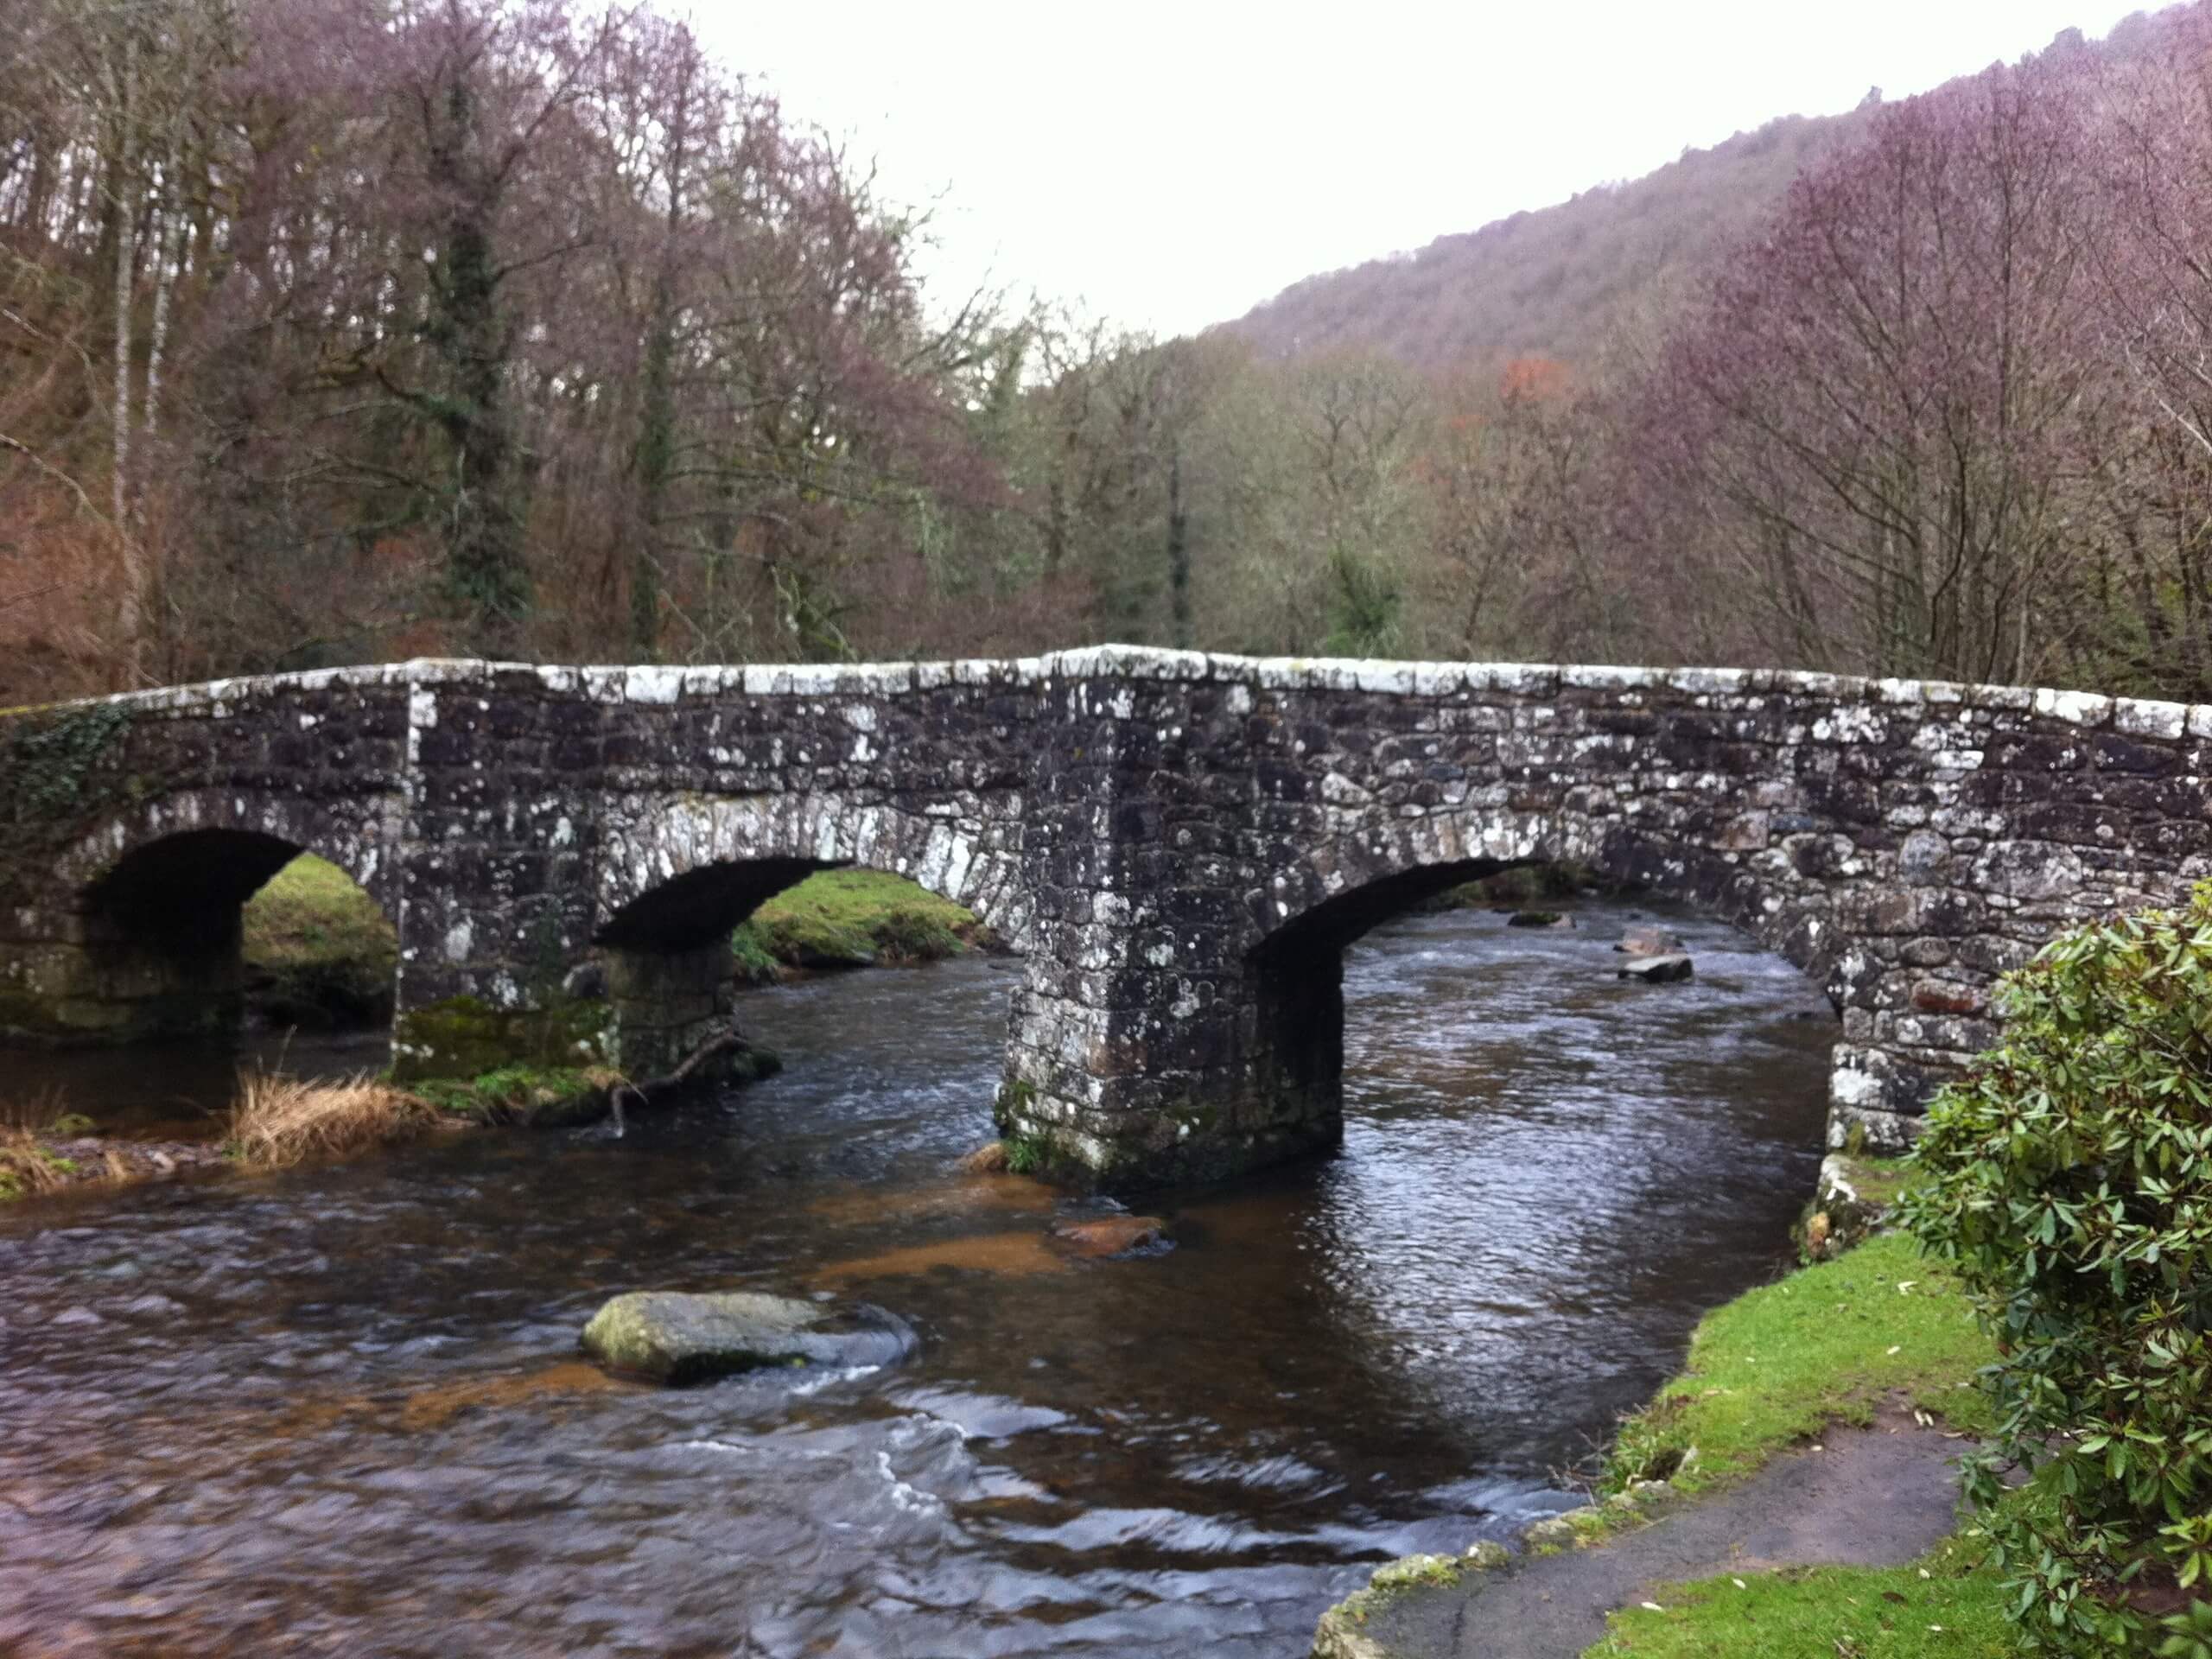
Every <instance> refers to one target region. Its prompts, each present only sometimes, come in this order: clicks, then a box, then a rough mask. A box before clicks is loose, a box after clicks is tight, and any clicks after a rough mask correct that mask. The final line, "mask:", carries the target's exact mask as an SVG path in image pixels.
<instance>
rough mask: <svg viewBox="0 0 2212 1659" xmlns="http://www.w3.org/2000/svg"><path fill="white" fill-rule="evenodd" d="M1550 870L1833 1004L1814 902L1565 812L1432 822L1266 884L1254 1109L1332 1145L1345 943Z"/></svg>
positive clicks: (1331, 854) (1337, 847)
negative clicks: (1716, 941) (1744, 939)
mask: <svg viewBox="0 0 2212 1659" xmlns="http://www.w3.org/2000/svg"><path fill="white" fill-rule="evenodd" d="M1547 865H1549V866H1557V865H1574V866H1580V867H1581V868H1586V869H1588V870H1590V871H1591V872H1592V874H1596V875H1598V876H1599V877H1601V878H1603V879H1605V880H1613V881H1618V882H1621V883H1624V884H1626V885H1630V886H1632V887H1636V888H1637V889H1639V890H1642V891H1644V892H1648V893H1651V894H1652V895H1653V896H1655V897H1658V898H1662V899H1670V900H1675V901H1679V902H1681V903H1683V904H1686V905H1688V906H1691V907H1692V908H1694V909H1695V910H1697V911H1699V912H1702V913H1705V914H1707V915H1711V916H1713V917H1714V918H1716V919H1719V920H1722V921H1726V922H1727V923H1729V924H1731V925H1733V926H1735V927H1737V928H1738V929H1740V930H1741V931H1744V932H1745V934H1747V935H1748V936H1749V937H1751V938H1752V939H1754V940H1756V941H1757V942H1758V944H1761V945H1762V946H1764V947H1765V948H1766V949H1769V950H1774V951H1775V952H1777V954H1778V955H1780V956H1782V957H1783V958H1784V959H1785V960H1787V961H1789V963H1791V964H1792V965H1793V966H1795V967H1796V968H1798V969H1801V970H1802V971H1803V972H1804V973H1805V974H1806V975H1807V976H1808V977H1809V978H1811V979H1812V980H1813V982H1815V985H1816V986H1818V987H1819V988H1820V989H1821V991H1822V993H1823V994H1824V995H1826V996H1827V999H1828V1001H1829V1005H1830V1007H1832V1008H1835V1009H1837V1010H1839V1011H1840V1007H1841V1006H1842V1002H1841V997H1840V993H1839V989H1838V987H1837V986H1836V984H1835V983H1834V982H1833V978H1832V974H1831V969H1833V967H1834V957H1835V953H1836V950H1837V948H1838V945H1839V944H1840V941H1839V939H1838V938H1837V937H1836V931H1835V929H1834V926H1833V925H1831V923H1830V919H1829V918H1828V917H1827V913H1826V911H1825V907H1824V906H1821V905H1820V904H1818V903H1817V902H1815V901H1808V900H1804V899H1800V900H1799V901H1797V902H1796V904H1795V905H1794V906H1793V905H1791V904H1789V903H1787V902H1785V901H1783V900H1782V899H1777V898H1776V897H1774V896H1772V895H1771V894H1770V893H1769V892H1768V890H1767V887H1766V884H1765V883H1764V882H1763V881H1761V880H1759V879H1758V876H1757V874H1756V873H1755V872H1752V871H1748V870H1746V869H1745V868H1743V867H1742V866H1740V865H1738V864H1732V863H1730V862H1728V861H1725V860H1721V859H1717V858H1713V857H1709V856H1707V855H1700V854H1697V853H1688V854H1686V853H1683V852H1681V851H1680V850H1676V849H1660V848H1655V847H1653V846H1650V845H1649V844H1648V843H1645V842H1641V841H1639V840H1638V839H1637V838H1636V837H1635V836H1631V835H1628V834H1624V833H1622V832H1619V831H1618V830H1615V831H1611V832H1607V833H1603V834H1601V833H1599V832H1598V831H1597V830H1596V829H1594V828H1593V827H1592V826H1591V825H1589V824H1588V823H1586V822H1584V821H1582V820H1580V819H1579V818H1577V817H1572V816H1567V815H1543V816H1536V815H1529V816H1525V817H1524V816H1521V815H1514V814H1480V815H1476V814H1438V815H1435V816H1433V817H1428V818H1425V819H1417V820H1409V821H1407V822H1406V823H1402V824H1401V825H1400V826H1398V827H1396V828H1395V829H1391V830H1386V831H1383V832H1379V833H1377V832H1368V833H1365V834H1363V835H1361V836H1357V837H1352V838H1345V839H1340V840H1337V841H1332V842H1327V843H1325V844H1323V845H1322V846H1320V847H1319V848H1317V849H1313V851H1312V852H1310V853H1307V854H1306V855H1303V856H1301V857H1300V858H1299V859H1297V860H1296V861H1294V863H1293V865H1292V866H1291V867H1290V868H1287V870H1286V871H1285V872H1284V873H1283V874H1281V875H1280V876H1279V877H1278V878H1277V879H1276V880H1275V881H1274V886H1273V887H1272V889H1271V891H1270V893H1269V894H1268V898H1267V900H1266V902H1265V904H1264V905H1263V906H1261V907H1259V908H1258V910H1257V911H1256V912H1255V914H1254V916H1253V923H1254V926H1253V934H1254V936H1255V937H1254V938H1252V940H1251V942H1250V943H1249V945H1248V947H1247V949H1246V950H1245V953H1244V957H1243V969H1244V985H1245V996H1246V999H1247V1001H1246V1007H1247V1010H1248V1014H1247V1025H1246V1036H1247V1041H1248V1044H1249V1046H1248V1049H1247V1055H1248V1067H1247V1074H1246V1075H1247V1077H1248V1078H1249V1090H1250V1093H1251V1096H1252V1098H1253V1099H1254V1101H1255V1106H1256V1108H1257V1114H1258V1115H1264V1116H1266V1117H1267V1118H1269V1119H1271V1120H1272V1121H1273V1122H1274V1124H1275V1125H1277V1126H1279V1128H1280V1130H1281V1132H1283V1133H1284V1134H1285V1135H1286V1138H1287V1139H1288V1140H1290V1141H1304V1142H1305V1143H1306V1144H1308V1145H1315V1146H1319V1145H1333V1144H1335V1142H1336V1141H1338V1140H1339V1139H1340V1138H1341V1136H1342V1134H1343V1121H1344V1118H1343V1114H1344V951H1345V950H1346V948H1347V947H1348V946H1350V945H1351V944H1352V943H1353V942H1354V941H1356V940H1357V939H1358V938H1360V937H1361V936H1363V934H1365V933H1367V932H1369V931H1371V930H1372V929H1374V928H1376V927H1377V926H1379V925H1382V924H1383V923H1384V922H1387V921H1390V920H1393V919H1395V918H1397V917H1400V916H1402V915H1405V914H1406V913H1408V912H1410V911H1412V910H1414V909H1415V908H1416V907H1417V906H1420V905H1421V904H1423V903H1425V902H1427V900H1429V899H1434V898H1436V897H1439V896H1440V895H1441V894H1443V893H1448V892H1450V891H1451V890H1452V888H1454V887H1460V886H1462V885H1464V884H1465V883H1467V882H1471V881H1477V880H1483V879H1484V878H1485V877H1488V876H1492V875H1497V874H1501V873H1503V872H1505V871H1508V870H1511V869H1516V868H1528V867H1532V866H1547ZM1841 1034H1842V1033H1841V1032H1840V1030H1839V1032H1838V1036H1839V1038H1840V1037H1841ZM1838 1052H1839V1056H1840V1049H1839V1051H1838Z"/></svg>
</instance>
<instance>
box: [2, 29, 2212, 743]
mask: <svg viewBox="0 0 2212 1659" xmlns="http://www.w3.org/2000/svg"><path fill="white" fill-rule="evenodd" d="M17 10H18V13H19V15H20V16H22V18H23V20H24V23H25V26H24V27H23V28H22V29H18V30H17V31H16V33H15V34H14V35H12V36H7V37H0V51H4V52H5V54H7V55H6V58H5V60H4V63H0V91H4V95H5V96H4V101H0V702H22V701H28V700H30V699H33V698H43V697H52V696H66V695H70V694H73V693H78V692H84V691H93V690H106V689H111V688H115V687H119V686H126V685H134V684H143V683H158V682H162V681H174V680H185V679H193V678H200V677H208V676H213V675H218V674H227V673H238V672H254V671H267V670H275V669H284V668H304V667H312V666H317V665H321V664H331V663H341V662H359V661H375V660H382V659H389V658H401V657H406V656H412V655H417V654H493V655H500V656H509V655H512V656H518V657H526V658H538V659H541V660H565V661H577V660H583V661H602V662H604V661H634V660H657V661H720V662H743V661H788V660H792V659H795V658H796V659H817V660H819V659H839V658H844V659H881V658H899V657H907V656H916V655H921V656H938V655H974V654H994V653H1008V654H1014V653H1020V652H1033V651H1039V650H1046V649H1050V648H1052V647H1055V646H1061V645H1077V644H1084V643H1090V642H1095V641H1099V640H1121V641H1127V642H1129V643H1134V644H1163V645H1184V646H1197V647H1203V648H1207V649H1217V650H1226V651H1248V652H1288V653H1313V652H1334V653H1344V654H1368V655H1403V656H1417V657H1434V658H1463V659H1464V658H1493V659H1509V660H1510V659H1518V660H1529V659H1550V660H1572V659H1580V660H1584V661H1604V662H1624V663H1625V662H1651V663H1669V662H1683V661H1692V662H1702V663H1708V664H1755V665H1756V664H1784V665H1789V666H1802V667H1811V668H1821V669H1829V670H1836V671H1854V672H1873V673H1880V674H1888V675H1902V676H1916V677H1940V678H1965V679H2002V680H2016V681H2024V682H2031V683H2044V684H2075V685H2083V686H2089V687H2094V688H2101V689H2107V690H2120V691H2127V692H2132V693H2139V694H2149V695H2154V696H2173V697H2185V698H2198V699H2212V377H2208V376H2207V374H2206V372H2205V371H2204V366H2203V365H2205V364H2206V363H2207V362H2208V361H2212V277H2208V276H2207V275H2206V273H2208V272H2212V205H2209V204H2212V3H2200V4H2197V5H2194V6H2189V7H2183V8H2180V9H2177V10H2173V11H2171V12H2167V13H2164V14H2161V15H2160V16H2158V17H2155V18H2149V19H2138V20H2135V21H2133V22H2131V23H2130V24H2129V25H2128V26H2126V28H2125V29H2122V30H2120V31H2119V32H2118V33H2117V34H2116V35H2114V37H2113V41H2109V42H2105V43H2099V44H2097V45H2094V46H2092V45H2089V44H2088V43H2084V42H2082V41H2080V40H2078V39H2075V38H2062V39H2061V40H2060V41H2056V42H2055V43H2054V44H2053V46H2052V47H2051V48H2050V49H2048V50H2046V51H2045V52H2044V53H2042V54H2038V55H2037V57H2035V58H2034V59H2033V60H2031V61H2027V62H2024V63H2022V64H2018V65H2012V66H1999V67H1993V68H1992V69H1990V70H1988V71H1987V72H1986V73H1982V74H1980V75H1977V76H1973V77H1968V78H1966V79H1961V80H1958V81H1955V82H1953V83H1951V84H1950V85H1948V86H1944V87H1942V88H1939V89H1937V90H1936V91H1935V92H1930V93H1928V94H1926V95H1924V96H1923V97H1919V98H1915V99H1904V100H1899V101H1894V102H1890V103H1883V104H1870V105H1868V106H1866V107H1865V108H1862V109H1861V110H1859V111H1856V112H1855V113H1853V115H1851V116H1849V117H1847V118H1840V119H1838V120H1834V121H1829V122H1826V123H1817V122H1809V121H1791V122H1782V123H1777V124H1775V125H1774V126H1772V127H1770V128H1768V129H1765V130H1763V131H1762V133H1760V134H1756V135H1752V136H1751V137H1748V138H1744V139H1738V140H1737V141H1734V142H1733V143H1732V144H1730V145H1725V146H1722V147H1720V148H1719V149H1716V150H1715V151H1713V152H1710V153H1708V154H1707V155H1705V156H1692V157H1686V158H1685V159H1684V160H1683V161H1682V162H1680V163H1678V164H1677V165H1676V166H1675V167H1674V168H1668V169H1662V172H1661V173H1659V174H1657V175H1654V176H1653V177H1652V178H1651V179H1649V180H1646V181H1641V182H1640V183H1639V184H1637V185H1636V186H1632V187H1625V188H1621V189H1618V190H1610V191H1601V192H1592V193H1590V194H1586V196H1584V197H1582V198H1579V199H1578V200H1577V201H1576V202H1574V203H1572V204H1568V205H1567V207H1561V208H1559V209H1554V210H1551V211H1549V212H1548V213H1539V214H1529V215H1524V216H1522V217H1521V218H1520V219H1516V220H1514V221H1511V222H1510V223H1508V224H1507V225H1505V226H1497V227H1492V228H1491V230H1489V231H1485V232H1479V233H1478V234H1477V235H1475V236H1473V237H1471V238H1462V239H1459V240H1456V241H1453V242H1451V243H1450V244H1448V245H1440V251H1437V252H1436V254H1435V257H1433V258H1428V259H1426V260H1413V261H1408V262H1403V263H1402V264H1392V265H1388V266H1384V267H1379V268H1374V269H1371V270H1369V272H1368V277H1366V278H1363V279H1362V280H1369V279H1371V281H1372V283H1373V285H1374V289H1375V295H1376V297H1373V298H1372V299H1370V300H1368V301H1363V302H1361V303H1360V305H1359V306H1355V307H1351V308H1345V309H1343V311H1342V315H1341V316H1340V317H1339V318H1338V321H1337V322H1335V323H1333V324H1332V325H1330V327H1331V328H1332V329H1333V330H1334V332H1333V333H1329V332H1328V331H1327V330H1324V331H1323V333H1324V335H1325V338H1323V339H1319V340H1316V339H1314V338H1313V337H1312V328H1313V327H1314V326H1318V325H1306V324H1299V325H1298V326H1297V327H1294V328H1293V329H1292V331H1291V334H1287V335H1282V336H1280V337H1279V338H1291V337H1295V338H1297V339H1299V340H1300V342H1301V343H1300V347H1299V349H1298V350H1297V351H1296V352H1295V353H1292V354H1290V355H1287V356H1283V355H1279V354H1277V353H1274V351H1272V350H1270V349H1263V348H1262V346H1258V345H1255V343H1254V340H1253V339H1252V338H1250V337H1249V334H1248V332H1247V331H1240V330H1236V329H1221V330H1215V331H1211V332H1210V333H1208V334H1205V335H1202V336H1200V337H1198V338H1197V339H1182V340H1164V341H1163V340H1154V339H1151V338H1147V337H1145V336H1143V335H1139V334H1128V333H1124V332H1121V331H1117V330H1116V329H1113V328H1111V327H1107V326H1104V325H1103V324H1101V323H1098V322H1096V321H1092V320H1089V319H1085V318H1083V317H1079V316H1073V315H1067V314H1065V313H1064V312H1062V311H1060V310H1058V309H1056V308H1052V307H1051V306H1048V305H1037V306H1032V307H1028V308H1014V307H1012V306H1009V305H1007V304H1006V303H1004V302H1001V301H999V300H997V299H995V298H994V297H993V296H968V295H948V294H931V293H926V292H925V291H924V289H923V287H922V284H921V282H920V280H919V278H918V276H917V269H918V265H917V260H916V257H915V254H916V249H917V246H918V240H917V238H918V236H919V235H921V234H923V233H924V227H923V226H919V225H918V223H917V222H916V220H915V219H913V218H912V216H911V215H910V214H908V213H906V212H904V211H902V210H900V209H899V207H896V205H894V204H889V203H886V202H884V201H882V200H879V199H878V197H877V196H876V194H875V192H874V188H873V184H872V181H871V177H870V174H869V172H868V168H865V167H863V166H860V165H857V164H855V162H854V161H853V159H852V158H851V157H849V156H845V155H843V154H842V153H841V152H840V151H839V150H838V149H836V146H834V145H833V144H831V143H828V142H826V141H825V140H824V139H823V137H821V136H820V135H819V134H818V133H817V132H816V131H815V130H812V129H811V128H810V127H809V126H808V124H806V122H805V120H804V116H803V114H802V113H801V112H798V111H786V110H785V109H783V108H781V107H779V105H777V104H776V102H775V101H774V100H772V99H769V98H766V97H765V96H763V95H762V94H761V93H760V92H759V90H758V89H757V88H755V87H753V86H751V85H750V84H749V83H748V82H747V80H746V79H745V78H744V77H743V75H742V74H741V73H739V72H738V69H737V68H736V67H733V66H730V65H727V64H723V63H721V62H719V61H717V60H715V59H714V58H712V57H711V56H710V55H709V54H707V53H706V52H705V51H704V50H703V49H702V47H701V46H700V44H699V42H698V41H696V39H695V38H694V37H693V36H692V35H691V34H690V32H689V30H688V29H685V28H684V27H683V26H682V25H681V24H678V23H676V22H670V21H667V20H665V19H662V18H659V17H658V16H655V15H654V14H653V13H652V12H650V11H648V10H639V9H631V10H621V11H613V12H601V11H599V10H593V9H591V7H590V6H589V5H588V4H585V3H570V0H528V3H524V4H520V5H518V4H514V3H507V0H19V4H18V9H17ZM1462 254H1464V255H1465V256H1466V257H1467V258H1469V259H1471V260H1474V261H1475V262H1476V263H1477V264H1480V265H1481V266H1482V268H1483V269H1484V270H1490V269H1496V270H1503V271H1508V272H1510V274H1511V281H1510V283H1499V284H1488V283H1485V282H1482V281H1475V280H1473V279H1471V278H1468V277H1465V276H1464V275H1462V276H1460V277H1453V276H1452V271H1453V270H1455V269H1457V264H1455V262H1456V261H1458V259H1459V256H1460V255H1462ZM1508 255H1510V256H1511V257H1510V258H1509V257H1507V256H1508ZM1353 275H1354V276H1357V275H1359V273H1353ZM1416 279H1417V283H1418V284H1419V285H1417V286H1414V287H1406V286H1403V285H1402V284H1403V283H1414V282H1415V281H1416ZM1340 280H1341V279H1336V278H1332V279H1326V280H1324V281H1320V282H1317V283H1309V284H1304V285H1301V288H1300V289H1299V290H1295V291H1294V294H1295V295H1296V296H1302V297H1300V298H1299V304H1300V306H1304V307H1306V308H1308V310H1309V312H1311V313H1312V315H1319V310H1317V309H1315V308H1319V307H1321V305H1322V302H1323V300H1324V299H1325V298H1327V296H1332V295H1334V296H1339V297H1341V296H1344V295H1345V294H1348V293H1351V291H1352V290H1351V289H1345V288H1343V287H1341V286H1338V283H1340ZM1422 295H1427V296H1430V297H1429V299H1428V300H1425V301H1422V302H1421V303H1414V300H1416V299H1419V298H1420V297H1421V296H1422ZM1408 296H1411V297H1408ZM1329 303H1330V305H1332V306H1333V305H1336V303H1337V301H1336V300H1333V299H1332V300H1330V301H1329ZM1286 305H1287V301H1286ZM1424 306H1426V307H1427V308H1426V309H1424ZM1287 315H1289V312H1288V311H1287V310H1286V309H1283V308H1278V310H1277V312H1276V313H1275V314H1274V315H1273V316H1272V318H1271V319H1270V320H1269V321H1268V323H1267V327H1268V328H1270V329H1272V328H1274V327H1277V326H1278V325H1279V324H1281V323H1282V322H1283V321H1284V318H1285V317H1286V316H1287ZM1301 331H1303V332H1301ZM1546 343H1549V344H1551V345H1553V346H1554V347H1555V349H1554V350H1551V351H1544V350H1539V349H1531V347H1532V346H1540V345H1542V344H1546Z"/></svg>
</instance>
